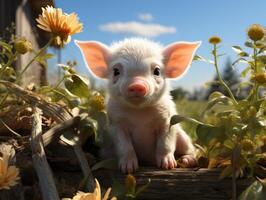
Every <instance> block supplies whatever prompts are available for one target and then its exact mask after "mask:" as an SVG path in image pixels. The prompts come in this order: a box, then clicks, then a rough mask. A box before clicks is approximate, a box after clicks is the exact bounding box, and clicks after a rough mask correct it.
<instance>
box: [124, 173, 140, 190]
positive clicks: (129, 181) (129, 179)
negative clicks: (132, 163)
mask: <svg viewBox="0 0 266 200" xmlns="http://www.w3.org/2000/svg"><path fill="white" fill-rule="evenodd" d="M125 184H126V188H127V191H128V192H131V193H132V192H133V193H134V192H135V189H136V184H137V183H136V178H135V177H134V176H133V175H131V174H128V175H127V176H126V180H125Z"/></svg>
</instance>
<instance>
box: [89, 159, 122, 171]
mask: <svg viewBox="0 0 266 200" xmlns="http://www.w3.org/2000/svg"><path fill="white" fill-rule="evenodd" d="M101 168H104V169H118V161H117V159H106V160H102V161H100V162H98V163H96V164H95V165H93V166H92V168H91V171H95V170H98V169H101Z"/></svg>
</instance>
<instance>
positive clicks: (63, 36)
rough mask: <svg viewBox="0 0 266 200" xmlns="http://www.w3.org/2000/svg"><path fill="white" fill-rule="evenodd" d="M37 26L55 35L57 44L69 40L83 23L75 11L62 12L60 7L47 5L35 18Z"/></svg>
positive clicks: (62, 43) (79, 29) (80, 29)
mask: <svg viewBox="0 0 266 200" xmlns="http://www.w3.org/2000/svg"><path fill="white" fill-rule="evenodd" d="M36 21H37V22H38V24H37V26H38V27H39V28H40V29H43V30H44V31H47V32H51V33H52V34H53V35H54V36H55V43H56V44H57V45H59V46H60V45H61V46H62V45H64V44H67V43H69V42H70V41H71V35H73V34H75V33H79V32H81V31H82V28H83V25H82V23H80V22H79V19H78V17H77V15H76V14H75V13H71V14H66V13H63V11H62V9H60V8H53V7H52V6H47V7H46V8H42V14H41V15H39V18H37V19H36Z"/></svg>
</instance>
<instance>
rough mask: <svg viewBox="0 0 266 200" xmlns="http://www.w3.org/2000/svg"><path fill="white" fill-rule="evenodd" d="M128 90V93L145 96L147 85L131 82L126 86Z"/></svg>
mask: <svg viewBox="0 0 266 200" xmlns="http://www.w3.org/2000/svg"><path fill="white" fill-rule="evenodd" d="M128 92H129V94H130V95H134V96H135V95H136V96H145V95H146V93H147V87H146V86H145V85H144V84H139V83H133V84H131V85H129V86H128Z"/></svg>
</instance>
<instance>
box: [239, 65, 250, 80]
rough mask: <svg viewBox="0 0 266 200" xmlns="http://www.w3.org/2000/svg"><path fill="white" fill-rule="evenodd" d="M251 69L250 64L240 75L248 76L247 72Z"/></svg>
mask: <svg viewBox="0 0 266 200" xmlns="http://www.w3.org/2000/svg"><path fill="white" fill-rule="evenodd" d="M250 70H251V67H250V66H248V67H247V68H246V69H244V70H243V71H242V72H241V73H240V75H241V77H243V78H244V77H246V76H247V74H248V73H249V72H250Z"/></svg>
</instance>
